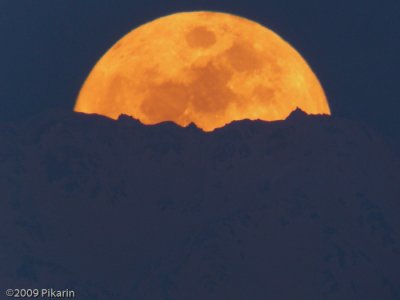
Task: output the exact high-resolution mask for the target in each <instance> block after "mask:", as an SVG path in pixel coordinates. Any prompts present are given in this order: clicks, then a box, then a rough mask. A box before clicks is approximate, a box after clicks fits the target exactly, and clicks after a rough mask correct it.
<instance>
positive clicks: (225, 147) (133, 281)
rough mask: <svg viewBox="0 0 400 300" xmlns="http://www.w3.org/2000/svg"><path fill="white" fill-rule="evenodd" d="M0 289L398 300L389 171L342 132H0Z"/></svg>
mask: <svg viewBox="0 0 400 300" xmlns="http://www.w3.org/2000/svg"><path fill="white" fill-rule="evenodd" d="M0 141H1V142H0V195H1V200H0V222H1V223H0V226H1V229H0V283H1V287H2V288H3V287H4V288H9V287H16V288H17V287H19V288H21V287H34V288H47V287H48V288H50V287H52V288H59V289H66V288H68V289H72V290H76V292H77V297H78V299H210V300H211V299H362V300H365V299H374V300H375V299H400V289H399V286H400V259H399V257H400V245H399V243H400V221H399V220H400V218H399V216H400V204H399V199H400V187H399V183H400V175H399V174H400V172H399V171H400V164H399V159H398V156H397V154H396V153H395V152H394V151H393V150H391V149H390V148H389V147H388V146H386V144H385V142H384V141H383V140H382V139H381V138H380V137H379V136H377V135H376V134H375V133H374V132H372V131H371V130H369V129H368V128H365V126H363V125H362V124H358V123H356V122H352V121H348V120H343V119H337V118H327V117H323V116H306V115H304V114H303V113H301V112H299V111H297V112H295V113H293V114H292V115H291V116H290V117H289V118H288V119H287V120H286V121H281V122H271V123H268V122H261V121H240V122H234V123H232V124H230V125H229V126H226V127H224V128H222V129H218V130H216V131H214V132H212V133H203V132H202V131H200V130H199V129H197V128H196V127H195V126H194V125H191V126H189V127H188V128H181V127H178V126H176V125H174V124H172V123H163V124H160V125H156V126H144V125H141V124H140V123H139V122H138V121H136V120H133V119H131V118H129V117H126V116H122V117H120V119H119V120H118V121H112V120H109V119H106V118H103V117H100V116H89V115H83V114H74V113H69V112H51V113H48V114H44V115H41V116H38V117H36V118H34V119H31V120H28V121H26V122H25V123H23V124H9V125H8V126H7V127H6V126H3V127H2V128H0Z"/></svg>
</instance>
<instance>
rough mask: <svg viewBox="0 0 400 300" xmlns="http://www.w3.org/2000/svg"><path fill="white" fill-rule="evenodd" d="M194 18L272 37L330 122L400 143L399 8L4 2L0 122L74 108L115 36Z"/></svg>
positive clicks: (289, 1) (290, 0)
mask: <svg viewBox="0 0 400 300" xmlns="http://www.w3.org/2000/svg"><path fill="white" fill-rule="evenodd" d="M191 10H216V11H223V12H228V13H234V14H238V15H241V16H244V17H247V18H249V19H252V20H255V21H258V22H260V23H262V24H263V25H265V26H267V27H269V28H271V29H272V30H274V31H276V32H277V33H278V34H280V35H281V36H282V37H284V38H285V39H286V40H288V41H289V42H290V43H291V44H292V45H293V46H294V47H295V48H296V49H297V50H299V52H300V53H301V54H302V55H303V56H304V57H305V58H306V60H307V61H308V62H309V63H310V65H311V66H312V68H313V69H314V71H315V72H316V73H317V76H318V77H319V79H320V80H321V82H322V84H323V86H324V89H325V91H326V93H327V95H328V98H329V102H330V105H331V108H332V111H333V113H334V114H335V115H338V116H343V117H347V118H351V119H354V120H358V121H362V122H365V123H367V124H368V125H370V126H371V127H373V128H376V129H378V130H380V131H381V132H382V133H383V134H385V135H391V136H395V137H397V138H399V137H400V134H399V132H400V113H399V112H400V97H399V93H398V89H399V84H400V76H399V69H400V2H399V1H398V0H396V1H394V0H384V1H368V0H366V1H361V0H360V1H359V0H353V1H351V0H349V1H320V0H318V1H317V0H314V1H312V0H305V1H298V0H274V1H268V0H263V1H251V0H246V1H242V0H235V1H193V0H192V1H165V0H158V1H151V0H147V1H133V0H107V1H106V0H96V1H92V0H79V1H72V0H59V1H54V0H40V1H34V0H24V1H15V0H2V1H1V2H0V37H1V47H0V101H1V102H0V103H1V106H0V107H1V109H0V120H14V121H15V120H19V119H22V118H26V117H28V116H31V115H35V114H37V113H40V112H42V111H45V110H47V109H51V108H61V109H72V107H73V104H74V102H75V98H76V95H77V93H78V91H79V89H80V86H81V84H82V83H83V81H84V79H85V77H86V76H87V74H88V73H89V71H90V69H91V68H92V66H93V65H94V64H95V63H96V61H97V60H98V59H99V58H100V56H101V55H102V54H104V52H105V51H106V50H107V49H108V48H109V47H110V46H111V45H113V44H114V42H116V41H117V40H118V39H119V38H120V37H122V36H123V35H124V34H125V33H127V32H129V31H130V30H132V29H133V28H135V27H137V26H139V25H141V24H143V23H144V22H147V21H150V20H153V19H155V18H158V17H160V16H163V15H167V14H170V13H174V12H180V11H191Z"/></svg>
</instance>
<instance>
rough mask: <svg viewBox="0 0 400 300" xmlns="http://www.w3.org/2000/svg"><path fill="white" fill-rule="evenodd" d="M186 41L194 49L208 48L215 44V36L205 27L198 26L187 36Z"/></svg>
mask: <svg viewBox="0 0 400 300" xmlns="http://www.w3.org/2000/svg"><path fill="white" fill-rule="evenodd" d="M186 41H187V43H188V45H189V46H190V47H192V48H208V47H211V46H212V45H214V44H215V42H216V41H217V38H216V36H215V34H214V33H213V32H212V31H210V30H209V29H207V28H206V27H204V26H198V27H195V28H193V29H192V30H190V31H189V32H188V33H187V34H186Z"/></svg>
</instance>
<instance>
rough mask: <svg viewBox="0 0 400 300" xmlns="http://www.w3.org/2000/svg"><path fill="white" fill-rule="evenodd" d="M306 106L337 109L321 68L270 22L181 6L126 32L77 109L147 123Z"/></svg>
mask: <svg viewBox="0 0 400 300" xmlns="http://www.w3.org/2000/svg"><path fill="white" fill-rule="evenodd" d="M297 107H298V108H300V109H301V110H303V111H305V112H306V113H308V114H327V115H330V108H329V104H328V101H327V98H326V96H325V93H324V91H323V89H322V87H321V84H320V82H319V81H318V79H317V77H316V76H315V74H314V72H313V71H312V70H311V68H310V67H309V66H308V64H307V62H306V61H305V60H304V59H303V58H302V57H301V55H300V54H299V53H298V52H297V51H296V50H295V49H294V48H293V47H292V46H291V45H290V44H288V43H287V42H286V41H284V40H283V39H282V38H281V37H279V36H278V35H277V34H275V33H274V32H272V31H271V30H269V29H267V28H266V27H263V26H262V25H260V24H258V23H255V22H253V21H250V20H248V19H245V18H242V17H238V16H235V15H231V14H225V13H216V12H187V13H177V14H173V15H169V16H166V17H162V18H159V19H156V20H154V21H152V22H150V23H147V24H144V25H142V26H140V27H138V28H136V29H134V30H133V31H131V32H130V33H128V34H127V35H126V36H124V37H123V38H122V39H121V40H119V41H118V42H117V43H116V44H115V45H114V46H113V47H112V48H111V49H110V50H109V51H108V52H107V53H106V54H105V55H104V56H103V57H102V58H101V59H100V60H99V61H98V63H97V64H96V65H95V67H94V68H93V70H92V71H91V73H90V74H89V76H88V78H87V79H86V81H85V83H84V85H83V87H82V89H81V91H80V93H79V96H78V99H77V102H76V105H75V108H74V110H75V111H77V112H83V113H96V114H101V115H104V116H107V117H110V118H113V119H117V118H118V117H119V115H121V114H126V115H130V116H132V117H134V118H136V119H139V120H140V121H141V122H142V123H143V124H157V123H160V122H164V121H173V122H175V123H177V124H179V125H181V126H187V125H188V124H190V123H195V124H196V125H197V127H199V128H201V129H203V130H204V131H212V130H214V129H215V128H219V127H223V126H224V125H226V124H228V123H230V122H232V121H235V120H243V119H250V120H256V119H261V120H266V121H274V120H283V119H285V118H286V117H287V116H288V115H289V114H290V113H291V112H292V111H293V110H295V109H296V108H297Z"/></svg>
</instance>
